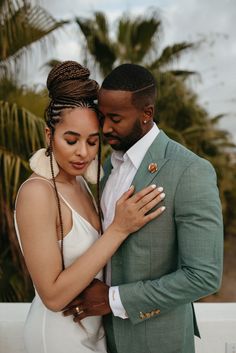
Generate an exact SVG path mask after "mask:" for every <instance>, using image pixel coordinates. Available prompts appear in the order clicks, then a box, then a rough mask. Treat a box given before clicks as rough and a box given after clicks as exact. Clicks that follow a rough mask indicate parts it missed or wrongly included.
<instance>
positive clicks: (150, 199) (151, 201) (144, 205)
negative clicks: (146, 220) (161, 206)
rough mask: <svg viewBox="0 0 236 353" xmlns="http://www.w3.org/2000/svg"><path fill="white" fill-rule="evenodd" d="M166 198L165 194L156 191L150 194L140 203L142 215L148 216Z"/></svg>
mask: <svg viewBox="0 0 236 353" xmlns="http://www.w3.org/2000/svg"><path fill="white" fill-rule="evenodd" d="M164 198H165V193H164V192H160V191H157V190H156V191H155V192H153V193H150V194H149V195H147V196H146V197H145V198H143V199H141V200H140V201H139V203H138V205H139V210H140V211H141V212H142V214H146V213H147V212H149V211H150V210H151V209H152V208H153V207H155V206H156V205H157V204H158V203H160V202H161V201H162V200H163V199H164Z"/></svg>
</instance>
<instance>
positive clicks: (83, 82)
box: [45, 61, 99, 130]
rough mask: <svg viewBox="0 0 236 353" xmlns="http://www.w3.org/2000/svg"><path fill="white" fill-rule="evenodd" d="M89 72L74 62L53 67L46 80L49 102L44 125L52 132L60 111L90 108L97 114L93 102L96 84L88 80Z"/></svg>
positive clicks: (65, 62)
mask: <svg viewBox="0 0 236 353" xmlns="http://www.w3.org/2000/svg"><path fill="white" fill-rule="evenodd" d="M89 76H90V71H89V70H88V69H87V68H85V67H83V66H82V65H80V64H79V63H77V62H76V61H64V62H62V63H60V64H57V65H56V66H54V68H53V69H52V70H51V71H50V73H49V75H48V79H47V88H48V91H49V97H50V98H51V101H50V103H49V105H48V108H47V109H46V114H45V115H46V123H47V125H48V127H50V128H52V129H53V130H54V127H55V124H56V123H57V122H59V121H60V115H61V111H62V110H64V109H70V108H76V107H81V108H91V109H93V110H94V111H96V112H97V109H96V105H95V103H94V100H96V99H97V95H98V89H99V86H98V83H97V82H96V81H95V80H92V79H90V78H89Z"/></svg>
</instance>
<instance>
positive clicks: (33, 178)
mask: <svg viewBox="0 0 236 353" xmlns="http://www.w3.org/2000/svg"><path fill="white" fill-rule="evenodd" d="M35 179H38V180H43V181H46V182H47V183H49V184H50V185H51V187H52V188H53V189H54V185H53V183H52V182H51V181H50V180H48V179H44V178H41V177H32V178H29V179H27V180H25V181H24V182H23V183H22V184H21V186H20V187H19V190H18V192H17V195H16V201H15V208H16V204H17V200H18V196H19V193H20V190H21V188H22V186H23V185H24V184H25V183H27V182H28V181H30V180H35ZM57 192H58V195H59V196H60V198H61V199H62V201H63V202H64V203H65V204H66V206H67V207H68V208H69V209H70V210H71V211H74V209H73V208H72V207H71V205H70V204H69V203H68V201H66V199H65V198H64V197H63V196H62V194H61V193H60V192H59V191H57Z"/></svg>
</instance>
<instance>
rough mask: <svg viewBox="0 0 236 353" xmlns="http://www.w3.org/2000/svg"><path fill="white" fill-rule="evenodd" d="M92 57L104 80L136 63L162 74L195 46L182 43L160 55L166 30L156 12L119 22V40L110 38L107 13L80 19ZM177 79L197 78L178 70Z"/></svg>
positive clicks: (117, 31)
mask: <svg viewBox="0 0 236 353" xmlns="http://www.w3.org/2000/svg"><path fill="white" fill-rule="evenodd" d="M76 22H77V24H78V25H79V27H80V29H81V31H82V33H83V35H84V38H85V41H86V47H87V50H88V52H89V54H90V55H91V56H92V57H93V59H94V60H95V62H96V63H97V64H98V66H99V68H100V71H101V73H102V75H103V76H105V75H107V74H108V73H109V72H110V71H111V70H112V69H113V66H114V64H116V65H117V64H122V63H124V62H132V63H136V64H141V65H144V66H146V67H147V68H149V69H150V70H152V71H154V70H160V69H161V68H163V67H166V66H167V65H168V64H170V63H172V62H173V61H174V60H175V59H176V58H178V57H179V56H180V55H181V53H182V52H186V50H188V49H193V48H194V46H195V45H194V44H193V43H187V42H182V43H178V44H174V45H173V46H168V47H166V48H164V50H163V51H162V52H161V53H160V54H159V55H158V44H159V38H160V34H161V30H162V28H161V27H162V25H161V20H160V19H159V16H158V14H157V12H156V11H154V12H152V13H151V15H150V16H148V15H147V14H145V15H144V16H138V17H131V16H128V15H124V16H122V17H121V18H120V19H119V20H118V25H117V27H116V33H115V38H114V39H113V38H112V37H111V36H110V35H109V32H110V29H109V25H108V20H107V18H106V16H105V14H104V13H102V12H95V13H94V15H93V18H89V19H86V18H81V17H77V18H76ZM172 73H173V74H174V75H182V76H183V75H184V76H185V77H186V76H188V75H191V74H193V72H191V71H187V70H185V71H183V70H175V71H172Z"/></svg>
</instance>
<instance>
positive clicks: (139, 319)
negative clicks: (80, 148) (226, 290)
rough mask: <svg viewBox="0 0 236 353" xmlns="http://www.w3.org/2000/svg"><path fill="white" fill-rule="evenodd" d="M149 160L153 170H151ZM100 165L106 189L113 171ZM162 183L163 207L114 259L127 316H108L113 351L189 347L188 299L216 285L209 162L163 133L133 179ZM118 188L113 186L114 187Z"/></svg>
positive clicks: (140, 183) (215, 211) (214, 200)
mask: <svg viewBox="0 0 236 353" xmlns="http://www.w3.org/2000/svg"><path fill="white" fill-rule="evenodd" d="M150 163H156V164H157V171H156V172H154V173H151V172H150V171H149V170H148V166H149V165H150ZM111 168H112V166H111V163H110V160H108V161H107V163H106V165H105V177H104V180H103V181H102V185H103V187H104V185H105V183H106V180H107V178H108V176H109V174H110V172H111ZM132 184H133V185H134V186H135V190H136V191H139V190H141V189H142V188H144V187H145V186H147V185H150V184H156V185H157V186H163V187H164V192H165V194H166V197H165V199H164V200H163V201H162V202H161V204H159V205H158V207H160V206H161V205H165V206H166V210H165V211H164V213H163V214H162V215H161V216H160V217H158V218H156V219H155V220H153V221H151V222H150V223H148V224H147V225H145V226H144V227H143V228H142V229H140V230H139V231H137V232H135V233H134V234H132V235H130V236H129V237H128V238H127V239H126V241H125V242H124V243H123V244H122V246H121V247H120V248H119V249H118V251H117V252H116V253H115V254H114V256H113V257H112V262H111V264H112V268H111V271H112V285H113V286H114V285H118V286H119V292H120V297H121V301H122V304H123V306H124V308H125V310H126V312H127V315H128V319H121V318H119V317H114V316H113V315H112V316H110V317H109V316H107V317H105V320H104V324H105V330H106V334H107V341H108V346H109V351H110V352H111V353H115V352H118V353H193V352H194V333H195V334H197V335H198V328H197V324H196V320H195V315H194V310H193V305H192V302H193V301H195V300H197V299H199V298H201V297H204V296H206V295H209V294H211V293H214V292H216V291H217V290H218V289H219V286H220V283H221V276H222V262H223V226H222V212H221V205H220V200H219V193H218V189H217V185H216V175H215V171H214V169H213V168H212V166H211V164H210V163H209V162H208V161H206V160H204V159H202V158H200V157H198V156H197V155H195V154H194V153H192V152H191V151H189V150H188V149H186V148H185V147H183V146H182V145H180V144H178V143H176V142H174V141H173V140H171V139H169V138H168V137H167V136H166V135H165V133H164V132H163V131H160V133H159V134H158V136H157V137H156V139H155V140H154V142H153V143H152V145H151V146H150V148H149V150H148V152H147V153H146V155H145V157H144V159H143V161H142V163H141V165H140V167H139V169H138V171H137V173H136V175H135V178H134V180H133V183H132ZM114 187H115V185H114Z"/></svg>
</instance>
